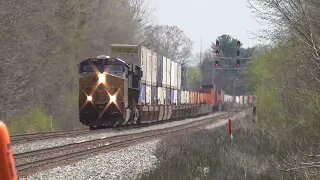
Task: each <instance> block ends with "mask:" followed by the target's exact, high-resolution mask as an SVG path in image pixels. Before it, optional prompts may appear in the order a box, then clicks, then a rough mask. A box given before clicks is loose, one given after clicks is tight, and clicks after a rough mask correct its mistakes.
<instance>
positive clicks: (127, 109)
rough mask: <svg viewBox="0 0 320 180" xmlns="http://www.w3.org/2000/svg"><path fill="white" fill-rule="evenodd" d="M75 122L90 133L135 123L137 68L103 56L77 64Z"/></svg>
mask: <svg viewBox="0 0 320 180" xmlns="http://www.w3.org/2000/svg"><path fill="white" fill-rule="evenodd" d="M79 74H80V79H79V118H80V122H81V123H83V124H84V125H86V126H90V129H96V128H100V127H106V126H117V125H122V124H127V123H129V122H130V123H132V122H134V123H136V122H137V121H138V118H139V110H138V107H137V102H138V98H139V92H140V80H141V77H142V71H141V68H140V67H139V66H137V65H130V64H126V63H125V62H124V61H122V60H121V59H118V58H110V57H108V56H105V55H101V56H98V57H96V58H89V59H86V60H84V61H82V62H81V63H80V64H79Z"/></svg>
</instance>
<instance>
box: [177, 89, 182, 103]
mask: <svg viewBox="0 0 320 180" xmlns="http://www.w3.org/2000/svg"><path fill="white" fill-rule="evenodd" d="M181 94H182V91H180V90H178V94H177V99H178V100H177V104H181Z"/></svg>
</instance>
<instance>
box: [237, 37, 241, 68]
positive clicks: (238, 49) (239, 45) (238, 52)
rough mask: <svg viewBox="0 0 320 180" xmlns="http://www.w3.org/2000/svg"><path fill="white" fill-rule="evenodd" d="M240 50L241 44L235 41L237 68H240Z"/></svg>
mask: <svg viewBox="0 0 320 180" xmlns="http://www.w3.org/2000/svg"><path fill="white" fill-rule="evenodd" d="M240 48H241V42H240V41H239V40H238V41H237V65H236V66H237V68H240Z"/></svg>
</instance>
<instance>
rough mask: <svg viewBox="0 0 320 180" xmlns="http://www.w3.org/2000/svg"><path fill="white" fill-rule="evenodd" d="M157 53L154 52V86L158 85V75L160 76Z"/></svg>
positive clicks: (152, 80)
mask: <svg viewBox="0 0 320 180" xmlns="http://www.w3.org/2000/svg"><path fill="white" fill-rule="evenodd" d="M157 56H158V55H157V53H155V52H152V72H151V74H152V79H151V84H152V85H153V86H156V85H157V74H158V58H157Z"/></svg>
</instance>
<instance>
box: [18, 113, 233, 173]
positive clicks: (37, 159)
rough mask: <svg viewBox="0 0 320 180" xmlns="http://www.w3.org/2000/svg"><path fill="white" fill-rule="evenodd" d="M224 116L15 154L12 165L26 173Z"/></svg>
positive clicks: (207, 122)
mask: <svg viewBox="0 0 320 180" xmlns="http://www.w3.org/2000/svg"><path fill="white" fill-rule="evenodd" d="M227 117H229V116H228V114H223V115H219V116H216V117H212V118H210V119H205V120H199V121H194V122H191V123H187V124H183V125H177V126H173V127H169V128H165V129H157V130H153V131H145V132H140V133H133V134H126V135H119V136H112V137H106V138H101V139H95V140H90V141H84V142H78V143H75V144H68V145H63V146H59V147H52V148H48V149H41V150H36V151H30V152H25V153H19V154H15V155H14V156H15V159H16V168H17V170H18V172H19V175H20V176H26V175H29V174H32V173H35V172H37V171H39V170H40V169H48V168H51V167H54V166H55V165H56V164H61V163H62V164H63V163H66V162H68V161H69V162H72V161H76V160H80V159H83V158H85V157H86V156H88V157H89V156H90V155H92V154H95V153H100V152H104V151H110V150H113V149H115V148H119V147H126V146H129V145H132V144H134V143H137V142H143V141H148V140H151V139H155V138H159V137H164V136H168V135H173V134H177V133H182V132H185V131H194V130H197V129H201V128H202V127H204V126H207V125H209V124H212V123H213V122H214V121H217V120H220V119H224V118H227Z"/></svg>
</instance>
